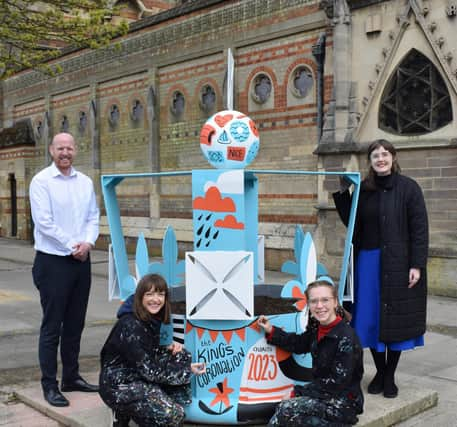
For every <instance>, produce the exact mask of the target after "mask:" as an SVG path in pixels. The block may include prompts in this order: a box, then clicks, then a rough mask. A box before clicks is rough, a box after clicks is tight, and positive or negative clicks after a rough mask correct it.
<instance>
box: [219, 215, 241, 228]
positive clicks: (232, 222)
mask: <svg viewBox="0 0 457 427" xmlns="http://www.w3.org/2000/svg"><path fill="white" fill-rule="evenodd" d="M214 226H215V227H219V228H234V229H236V230H244V224H243V223H242V222H237V220H236V218H235V217H234V216H233V215H226V216H225V218H224V219H218V220H217V221H216V222H215V223H214Z"/></svg>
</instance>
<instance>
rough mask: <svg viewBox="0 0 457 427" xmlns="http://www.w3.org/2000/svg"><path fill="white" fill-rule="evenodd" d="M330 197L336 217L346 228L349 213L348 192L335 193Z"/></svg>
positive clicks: (349, 201) (349, 199)
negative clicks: (338, 217)
mask: <svg viewBox="0 0 457 427" xmlns="http://www.w3.org/2000/svg"><path fill="white" fill-rule="evenodd" d="M332 196H333V201H334V202H335V207H336V210H337V212H338V215H339V216H340V218H341V221H342V222H343V224H344V225H345V226H346V227H347V226H348V224H349V215H350V213H351V195H350V193H349V190H346V191H344V192H343V193H340V192H339V191H337V192H336V193H333V194H332Z"/></svg>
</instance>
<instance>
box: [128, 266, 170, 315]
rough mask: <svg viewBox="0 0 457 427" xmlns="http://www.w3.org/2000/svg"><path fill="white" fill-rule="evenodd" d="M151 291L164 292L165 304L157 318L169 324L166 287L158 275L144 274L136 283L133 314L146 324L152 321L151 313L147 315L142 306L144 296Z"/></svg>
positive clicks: (168, 303)
mask: <svg viewBox="0 0 457 427" xmlns="http://www.w3.org/2000/svg"><path fill="white" fill-rule="evenodd" d="M151 289H154V290H155V291H157V292H165V304H164V305H163V307H162V308H161V309H160V311H159V313H158V316H159V317H160V320H161V321H162V322H163V323H170V313H171V307H170V301H169V299H168V296H169V294H168V286H167V282H165V279H164V278H163V277H162V276H159V275H158V274H146V276H143V277H142V278H141V280H140V281H139V282H138V285H137V287H136V291H135V298H134V300H133V312H134V313H135V316H136V317H137V318H138V319H140V320H143V321H144V322H148V321H150V320H151V319H152V315H151V313H149V312H148V311H147V310H146V308H145V307H144V305H143V297H144V294H145V293H146V292H149V291H150V290H151Z"/></svg>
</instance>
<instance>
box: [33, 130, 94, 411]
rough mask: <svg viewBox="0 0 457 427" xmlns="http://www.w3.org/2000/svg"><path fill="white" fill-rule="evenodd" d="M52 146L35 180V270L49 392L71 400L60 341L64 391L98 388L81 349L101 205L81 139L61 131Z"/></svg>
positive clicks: (57, 399)
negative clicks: (80, 160) (78, 164)
mask: <svg viewBox="0 0 457 427" xmlns="http://www.w3.org/2000/svg"><path fill="white" fill-rule="evenodd" d="M49 152H50V154H51V157H52V159H53V163H52V164H51V165H50V166H48V167H47V168H45V169H43V170H42V171H40V172H39V173H37V174H36V175H35V176H34V177H33V179H32V182H31V184H30V205H31V209H32V218H33V222H34V238H35V250H36V256H35V261H34V264H33V269H32V275H33V281H34V283H35V286H36V287H37V289H38V290H39V292H40V300H41V307H42V310H43V319H42V323H41V329H40V341H39V349H38V354H39V360H40V368H41V373H42V377H41V385H42V388H43V395H44V398H45V399H46V400H47V401H48V403H50V404H51V405H53V406H68V405H69V402H68V400H67V399H66V398H65V396H64V395H63V394H62V393H61V391H60V390H59V387H58V382H57V348H58V346H59V341H60V355H61V359H62V387H61V390H62V391H86V392H97V391H98V386H96V385H92V384H88V383H87V382H86V381H85V380H84V379H83V378H81V376H80V375H79V364H78V357H79V350H80V341H81V334H82V331H83V328H84V320H85V317H86V310H87V303H88V300H89V292H90V284H91V267H90V257H89V252H90V250H91V249H92V247H93V245H94V244H95V241H96V240H97V237H98V223H99V210H98V207H97V203H96V198H95V192H94V186H93V183H92V180H91V179H90V178H89V177H87V176H86V175H84V174H82V173H81V172H78V171H76V170H75V169H74V168H73V166H72V164H73V160H74V158H75V156H76V143H75V140H74V138H73V136H72V135H70V134H69V133H59V134H57V135H56V136H55V137H54V139H53V140H52V143H51V145H50V146H49Z"/></svg>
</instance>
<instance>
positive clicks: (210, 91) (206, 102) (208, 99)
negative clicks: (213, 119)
mask: <svg viewBox="0 0 457 427" xmlns="http://www.w3.org/2000/svg"><path fill="white" fill-rule="evenodd" d="M199 104H200V108H201V110H202V111H204V112H205V113H208V112H210V111H213V110H214V107H215V106H216V92H215V90H214V88H213V87H212V86H211V85H204V86H203V87H202V89H201V91H200V102H199Z"/></svg>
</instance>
